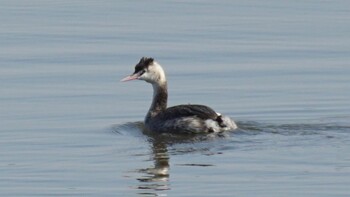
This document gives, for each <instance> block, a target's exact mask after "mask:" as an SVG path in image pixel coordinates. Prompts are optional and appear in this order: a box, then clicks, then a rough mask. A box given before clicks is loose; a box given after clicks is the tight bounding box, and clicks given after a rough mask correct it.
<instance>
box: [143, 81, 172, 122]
mask: <svg viewBox="0 0 350 197" xmlns="http://www.w3.org/2000/svg"><path fill="white" fill-rule="evenodd" d="M152 86H153V101H152V105H151V107H150V108H149V110H148V113H147V116H146V120H147V119H149V118H153V117H154V116H156V115H157V114H159V113H160V112H162V111H164V110H166V108H167V102H168V88H167V82H166V81H164V82H162V83H160V84H152Z"/></svg>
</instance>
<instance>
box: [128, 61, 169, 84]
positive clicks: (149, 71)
mask: <svg viewBox="0 0 350 197" xmlns="http://www.w3.org/2000/svg"><path fill="white" fill-rule="evenodd" d="M135 79H139V80H144V81H146V82H148V83H151V84H162V83H165V82H166V79H165V73H164V70H163V68H162V67H161V66H160V65H159V64H158V63H157V62H156V61H154V59H153V58H148V57H142V58H141V59H140V62H139V63H137V64H136V66H135V72H134V73H133V74H131V75H130V76H127V77H125V78H124V79H122V80H121V81H131V80H135Z"/></svg>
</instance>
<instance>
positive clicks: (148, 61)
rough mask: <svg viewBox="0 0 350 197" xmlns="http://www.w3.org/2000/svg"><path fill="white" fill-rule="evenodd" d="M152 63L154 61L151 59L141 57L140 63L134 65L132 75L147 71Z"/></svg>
mask: <svg viewBox="0 0 350 197" xmlns="http://www.w3.org/2000/svg"><path fill="white" fill-rule="evenodd" d="M153 61H154V59H153V58H151V57H150V58H148V57H142V58H141V59H140V62H139V63H137V64H136V66H135V72H134V73H138V72H139V71H141V70H145V69H147V68H148V66H149V65H151V64H153Z"/></svg>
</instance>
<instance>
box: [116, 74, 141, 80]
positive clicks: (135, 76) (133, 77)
mask: <svg viewBox="0 0 350 197" xmlns="http://www.w3.org/2000/svg"><path fill="white" fill-rule="evenodd" d="M138 78H139V75H138V73H135V74H133V75H130V76H127V77H125V78H124V79H122V80H120V81H121V82H125V81H131V80H135V79H138Z"/></svg>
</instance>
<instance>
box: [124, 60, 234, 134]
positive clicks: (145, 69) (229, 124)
mask: <svg viewBox="0 0 350 197" xmlns="http://www.w3.org/2000/svg"><path fill="white" fill-rule="evenodd" d="M135 79H138V80H144V81H146V82H148V83H151V84H152V86H153V101H152V104H151V107H150V109H149V110H148V113H147V115H146V117H145V121H144V123H145V127H146V128H147V129H148V130H150V131H153V132H159V133H203V132H204V133H208V132H222V131H228V130H234V129H236V128H237V125H236V124H235V122H234V121H233V120H232V119H231V118H229V117H227V116H223V115H221V114H220V113H217V112H215V111H214V110H213V109H212V108H210V107H208V106H205V105H177V106H173V107H169V108H167V101H168V89H167V80H166V77H165V72H164V70H163V68H162V67H161V66H160V65H159V64H158V63H157V62H156V61H154V59H153V58H147V57H143V58H141V60H140V61H139V63H138V64H137V65H136V66H135V71H134V73H133V74H132V75H130V76H127V77H125V78H124V79H122V80H121V81H131V80H135Z"/></svg>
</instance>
